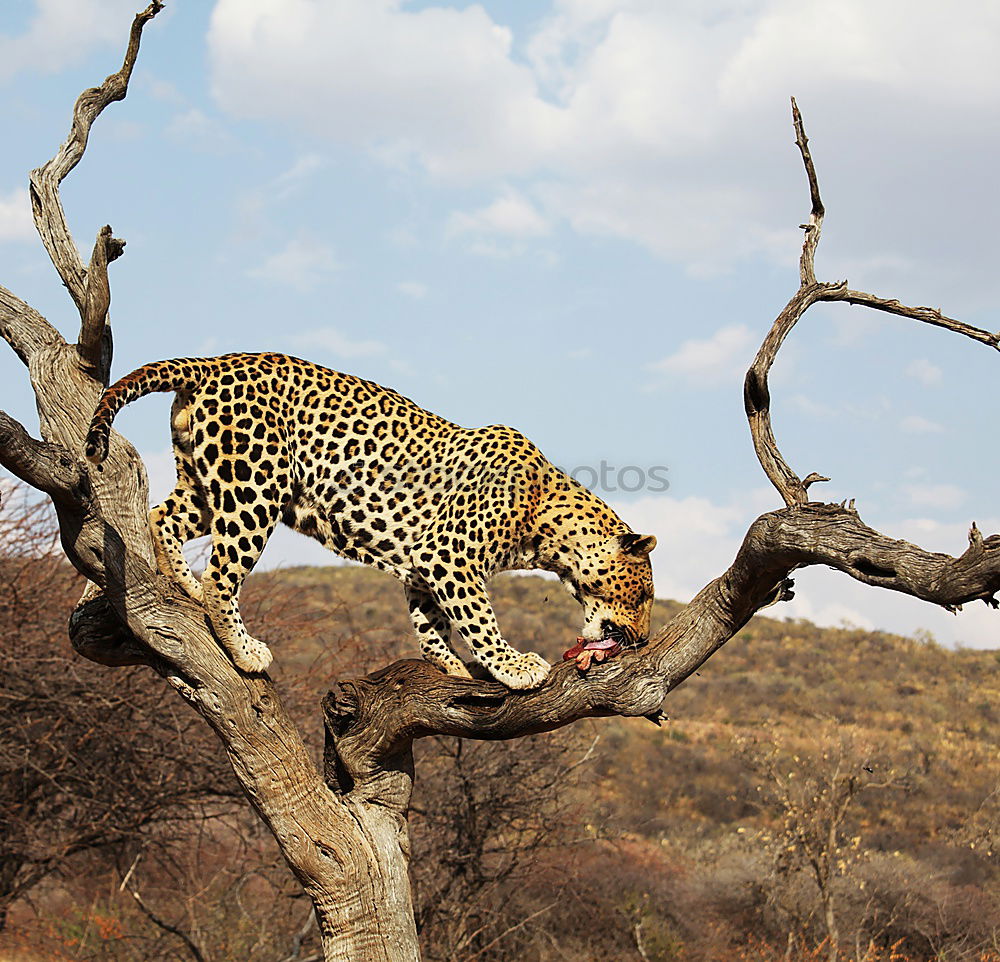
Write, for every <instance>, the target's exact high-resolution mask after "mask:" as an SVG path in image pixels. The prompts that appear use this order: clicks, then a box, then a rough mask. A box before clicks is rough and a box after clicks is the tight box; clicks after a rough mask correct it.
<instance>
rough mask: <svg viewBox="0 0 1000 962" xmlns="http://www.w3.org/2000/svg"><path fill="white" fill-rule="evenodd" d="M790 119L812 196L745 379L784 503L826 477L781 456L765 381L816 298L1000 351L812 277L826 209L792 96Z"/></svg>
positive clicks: (931, 315) (963, 327)
mask: <svg viewBox="0 0 1000 962" xmlns="http://www.w3.org/2000/svg"><path fill="white" fill-rule="evenodd" d="M792 122H793V124H794V127H795V143H796V146H797V147H798V148H799V153H800V154H801V155H802V163H803V166H804V167H805V171H806V178H807V180H808V182H809V196H810V199H811V201H812V210H811V212H810V215H809V223H808V224H803V225H802V229H803V230H804V231H805V232H806V233H805V238H804V239H803V241H802V253H801V255H800V257H799V289H798V290H797V291H796V292H795V294H794V295H793V296H792V299H791V300H790V301H789V302H788V304H787V305H786V306H785V309H784V310H783V311H782V312H781V313H780V314H779V315H778V316H777V318H776V319H775V321H774V324H772V325H771V329H770V330H769V331H768V332H767V336H766V337H765V338H764V341H763V343H762V344H761V346H760V349H759V350H758V351H757V355H756V356H755V357H754V359H753V363H752V364H751V365H750V368H749V370H748V371H747V374H746V378H745V379H744V381H743V407H744V410H745V411H746V415H747V421H748V423H749V425H750V435H751V437H752V438H753V446H754V451H755V452H756V454H757V460H758V461H759V462H760V466H761V467H762V468H763V469H764V473H765V474H766V475H767V477H768V479H769V480H770V482H771V484H773V485H774V487H775V489H776V490H777V492H778V494H780V495H781V498H782V500H783V501H784V502H785V504H786V506H788V507H791V506H792V505H796V504H805V503H806V502H808V500H809V495H808V490H807V489H808V488H809V485H810V484H812V483H814V482H816V481H829V480H830V479H829V478H827V477H824V476H823V475H820V474H816V473H812V474H810V475H809V476H808V477H807V478H806V479H805V480H801V479H800V478H799V476H798V475H797V474H796V473H795V472H794V471H793V470H792V469H791V467H790V466H789V465H788V462H787V461H785V459H784V457H782V454H781V451H780V450H779V449H778V442H777V440H776V439H775V437H774V431H773V429H772V427H771V392H770V389H769V388H768V383H767V378H768V374H769V373H770V371H771V366H772V365H773V364H774V361H775V359H776V358H777V356H778V351H779V350H780V348H781V345H782V344H783V343H784V340H785V338H786V337H787V336H788V334H789V332H790V331H791V330H792V328H793V327H795V325H796V324H797V323H798V321H799V319H800V318H801V317H802V315H803V314H805V312H806V311H807V310H808V309H809V308H810V307H812V305H813V304H816V303H817V302H819V301H827V302H833V301H844V302H846V303H848V304H857V305H860V306H864V307H870V308H873V309H874V310H878V311H884V312H886V313H888V314H896V315H898V316H899V317H908V318H911V319H912V320H916V321H921V322H922V323H924V324H933V325H934V326H935V327H943V328H945V329H946V330H949V331H954V332H955V333H957V334H962V335H964V336H965V337H970V338H972V339H973V340H975V341H978V342H980V343H981V344H986V345H987V346H989V347H992V348H994V349H997V350H1000V333H997V334H992V333H990V332H989V331H984V330H982V329H981V328H978V327H973V326H972V325H971V324H966V323H964V322H963V321H956V320H955V319H954V318H951V317H947V316H946V315H944V314H942V313H941V312H940V311H938V310H935V309H933V308H930V307H908V306H907V305H905V304H901V303H900V302H899V301H897V300H894V299H887V298H882V297H876V296H875V295H874V294H868V293H866V292H865V291H854V290H851V289H850V288H849V287H848V286H847V281H836V282H833V283H829V282H828V283H823V282H820V281H817V280H816V270H815V258H816V249H817V247H818V246H819V240H820V232H821V230H822V227H823V217H824V214H825V208H824V206H823V201H822V199H821V198H820V193H819V180H818V178H817V175H816V166H815V164H814V163H813V159H812V153H811V152H810V150H809V141H808V139H807V137H806V133H805V127H804V125H803V123H802V114H801V113H800V112H799V108H798V104H796V102H795V98H794V97H793V98H792Z"/></svg>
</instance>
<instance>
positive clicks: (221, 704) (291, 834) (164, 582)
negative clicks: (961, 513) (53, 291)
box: [0, 0, 1000, 962]
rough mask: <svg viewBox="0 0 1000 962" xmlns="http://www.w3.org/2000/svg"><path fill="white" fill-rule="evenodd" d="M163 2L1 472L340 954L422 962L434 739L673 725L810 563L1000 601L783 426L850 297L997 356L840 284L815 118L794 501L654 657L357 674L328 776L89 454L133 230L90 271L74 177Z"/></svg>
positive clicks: (763, 378)
mask: <svg viewBox="0 0 1000 962" xmlns="http://www.w3.org/2000/svg"><path fill="white" fill-rule="evenodd" d="M159 10H160V3H159V2H158V0H154V2H153V3H151V4H150V6H149V7H147V8H146V10H144V11H143V12H142V13H140V14H138V15H137V16H136V19H135V21H134V23H133V26H132V30H131V34H130V39H129V45H128V50H127V53H126V57H125V62H124V64H123V66H122V69H121V70H120V71H118V72H117V73H116V74H113V75H112V76H111V77H109V78H108V79H107V80H106V81H105V82H104V84H102V85H101V86H100V87H97V88H94V89H92V90H88V91H85V92H84V93H83V94H82V95H81V97H80V99H79V101H78V102H77V105H76V109H75V111H74V117H73V126H72V130H71V132H70V135H69V137H68V139H67V141H66V143H65V144H64V145H63V146H62V148H61V149H60V151H59V153H58V154H57V155H56V156H55V157H54V158H53V159H52V160H51V161H49V163H47V164H46V165H44V166H43V167H41V168H39V169H38V170H36V171H34V172H33V173H32V175H31V198H32V205H33V210H34V215H35V222H36V225H37V227H38V232H39V235H40V237H41V239H42V242H43V243H44V244H45V247H46V249H47V250H48V252H49V255H50V257H51V258H52V262H53V264H54V265H55V267H56V270H57V272H58V273H59V276H60V278H61V279H62V281H63V283H64V284H65V285H66V287H67V289H68V290H69V292H70V295H71V297H72V299H73V301H74V303H75V305H76V307H77V309H78V312H79V314H80V322H81V326H80V333H79V335H78V337H77V341H76V343H74V344H70V343H68V342H67V341H66V340H65V339H64V338H63V337H62V336H61V335H60V334H59V333H58V332H57V331H56V330H55V328H54V327H53V326H52V325H50V324H49V322H48V321H46V320H45V319H44V318H43V317H42V316H41V315H40V314H39V313H38V312H37V311H35V310H33V309H32V308H31V307H29V306H28V305H27V304H25V303H24V302H23V301H21V300H19V299H18V298H17V297H15V296H14V295H13V294H12V293H10V292H9V291H7V290H5V289H3V288H0V334H2V335H3V337H4V338H5V339H6V340H7V342H8V343H9V344H10V345H11V347H12V348H13V350H14V351H15V352H16V353H17V355H18V357H20V358H21V359H22V361H24V363H25V364H26V365H27V368H28V372H29V376H30V378H31V383H32V386H33V388H34V391H35V395H36V398H37V402H38V409H39V414H40V423H41V434H42V438H43V440H36V439H34V438H31V437H30V436H29V435H28V433H27V432H26V431H25V430H24V428H23V427H22V426H21V425H20V424H18V423H17V422H16V421H14V420H13V419H12V418H10V417H9V416H7V415H6V414H4V413H2V412H0V463H2V464H3V466H4V467H6V468H7V469H8V470H9V471H11V472H12V473H14V474H16V475H17V476H18V477H20V478H22V479H23V480H24V481H26V482H27V483H28V484H31V485H32V486H34V487H35V488H37V489H38V490H40V491H43V492H45V493H46V494H48V495H49V496H50V497H51V498H52V501H53V503H54V504H55V506H56V510H57V513H58V516H59V523H60V528H61V532H62V542H63V547H64V549H65V551H66V554H67V557H68V558H69V559H70V561H71V562H72V563H73V564H74V566H75V567H76V568H77V569H78V570H80V571H81V572H82V573H83V574H85V575H86V577H87V578H88V579H90V581H91V582H92V583H93V585H94V586H95V587H94V588H93V590H89V591H88V592H87V593H86V594H85V596H84V598H83V599H82V600H81V603H80V605H79V606H78V608H77V610H76V611H75V612H74V614H73V617H72V619H71V623H70V637H71V640H72V642H73V645H74V647H75V648H76V650H77V651H78V652H79V653H80V654H81V655H83V656H84V657H87V658H89V659H91V660H93V661H96V662H99V663H101V664H104V665H108V666H112V667H113V666H120V665H128V664H146V665H149V666H151V667H152V668H153V669H154V670H156V671H157V672H158V673H159V674H160V675H162V676H163V677H164V678H165V679H166V680H167V681H168V682H169V683H170V684H171V685H172V686H173V687H174V688H175V689H176V690H177V691H178V692H179V693H180V694H181V695H182V696H183V697H184V698H186V699H187V700H188V701H189V702H190V703H191V705H192V706H193V707H194V708H195V709H196V710H197V711H198V712H199V713H200V714H201V715H202V717H203V718H204V719H205V721H206V722H207V723H208V724H209V725H210V726H211V727H212V729H213V730H214V731H215V733H216V734H217V735H218V737H219V739H220V741H221V742H222V745H223V747H224V748H225V750H226V752H227V753H228V756H229V758H230V760H231V762H232V766H233V769H234V771H235V773H236V776H237V778H238V779H239V781H240V784H241V785H242V787H243V790H244V791H245V793H246V795H247V799H248V800H249V802H250V804H251V805H252V806H253V807H254V809H255V811H256V812H257V814H258V815H259V816H260V818H261V819H262V820H263V821H264V822H265V824H266V825H267V826H268V828H269V829H270V830H271V831H272V832H273V833H274V836H275V838H276V839H277V840H278V843H279V845H280V846H281V850H282V852H283V853H284V855H285V858H286V859H287V860H288V863H289V865H290V866H291V868H292V871H293V872H294V873H295V875H296V877H297V878H298V879H299V881H300V882H301V884H302V886H303V888H304V890H305V891H306V892H307V894H308V895H309V897H310V898H311V899H312V901H313V904H314V906H315V910H316V916H317V919H318V922H319V929H320V932H321V934H322V939H323V950H324V958H325V959H327V960H345V962H346V960H353V962H382V960H384V962H409V960H416V959H418V958H419V950H418V946H417V937H416V931H415V926H414V922H413V912H412V906H411V902H410V891H409V886H408V883H407V877H406V862H407V852H408V843H407V834H406V821H405V815H406V809H407V805H408V802H409V797H410V788H411V785H412V780H413V760H412V754H411V746H412V741H413V739H414V738H419V737H421V736H424V735H428V734H432V733H445V734H451V735H459V736H464V737H471V738H486V739H497V738H515V737H518V736H521V735H525V734H528V733H531V732H538V731H543V730H548V729H554V728H558V727H560V726H562V725H567V724H570V723H571V722H573V721H575V720H577V719H580V718H585V717H594V716H602V715H616V714H617V715H625V716H646V717H649V718H651V719H652V720H654V721H658V719H659V717H660V706H661V704H662V702H663V699H664V698H665V697H666V696H667V695H668V694H669V692H670V691H671V690H672V689H673V688H674V687H676V686H677V685H678V684H680V682H682V681H683V680H684V679H685V678H687V677H688V676H689V675H690V674H691V673H692V672H693V671H695V670H696V669H697V668H698V667H699V666H700V665H702V664H703V663H704V661H705V660H706V659H707V658H708V657H709V656H710V655H712V653H713V652H715V651H716V650H718V649H719V648H720V647H721V646H722V645H723V644H725V642H726V641H727V640H728V639H729V638H731V637H732V636H733V635H734V634H735V633H736V632H737V631H738V630H739V629H740V627H741V626H742V625H744V624H745V623H746V621H747V620H748V619H749V618H750V617H751V616H752V615H753V614H754V612H756V611H757V610H758V609H759V608H761V607H762V606H763V605H766V604H768V603H771V602H773V601H776V600H780V599H781V598H784V597H788V596H789V588H790V586H791V582H790V581H788V575H789V574H790V573H791V572H792V571H793V570H794V569H795V568H797V567H804V566H806V565H811V564H825V565H829V566H832V567H835V568H838V569H840V570H841V571H844V572H845V573H847V574H849V575H850V576H851V577H853V578H856V579H858V580H860V581H863V582H865V583H866V584H870V585H873V586H877V587H882V588H890V589H892V590H896V591H902V592H906V593H908V594H912V595H915V596H916V597H919V598H923V599H925V600H927V601H930V602H932V603H935V604H939V605H943V606H945V607H949V606H955V605H959V604H962V603H963V602H966V601H970V600H973V599H977V598H978V599H982V600H984V601H987V602H988V603H991V604H993V605H994V606H995V605H996V602H995V601H994V597H993V595H994V592H995V591H996V590H997V588H998V587H1000V538H998V537H996V536H993V537H990V538H986V539H984V538H983V537H982V536H981V535H980V534H979V532H978V531H977V530H976V529H975V527H973V529H972V532H971V534H970V545H969V548H968V550H967V551H966V552H965V553H964V554H963V555H962V556H961V557H959V558H951V557H949V556H947V555H941V554H931V553H928V552H926V551H923V550H922V549H920V548H918V547H916V546H914V545H910V544H907V543H905V542H902V541H895V540H893V539H890V538H887V537H885V536H884V535H882V534H879V533H878V532H877V531H874V530H872V529H871V528H868V527H867V526H865V525H864V524H863V523H862V522H861V520H860V518H859V517H858V515H857V513H856V512H855V511H854V509H853V506H852V507H845V506H843V505H840V506H838V505H825V504H817V503H812V502H808V501H807V498H806V495H805V489H806V487H807V485H808V484H809V483H811V481H813V480H816V478H815V477H809V478H806V479H805V481H799V479H798V477H797V475H795V473H794V472H793V471H792V470H791V469H790V468H789V467H788V465H787V464H786V463H785V462H784V460H783V459H782V457H781V455H780V452H779V451H778V448H777V445H776V443H775V441H774V437H773V434H772V433H771V429H770V422H769V413H768V412H769V396H768V392H767V372H768V370H769V368H770V365H771V363H772V362H773V360H774V356H775V354H776V352H777V350H778V348H779V347H780V345H781V342H782V340H783V339H784V337H785V336H786V335H787V333H788V331H789V330H790V329H791V327H792V326H793V325H794V323H795V321H796V320H797V319H798V318H799V317H800V316H801V314H802V313H803V312H804V311H805V310H806V308H808V306H809V305H810V304H812V303H815V302H816V301H817V300H847V301H850V302H852V303H862V304H868V305H869V306H873V307H876V308H878V309H880V310H889V311H893V312H894V313H899V314H903V315H905V316H910V317H914V318H916V319H919V320H924V321H928V322H930V323H934V324H938V325H941V326H945V327H948V328H950V329H952V330H956V331H959V332H961V333H965V334H967V335H969V336H972V337H975V338H977V339H978V340H981V341H982V342H983V343H986V344H989V345H990V346H993V347H997V342H998V339H997V336H996V335H991V334H988V333H986V332H984V331H978V330H977V329H975V328H970V327H968V326H967V325H964V324H961V323H960V322H957V321H951V320H950V319H948V318H944V317H943V316H942V315H940V314H938V313H937V312H931V311H928V310H927V309H924V308H915V309H910V308H905V307H903V306H901V305H899V304H898V303H897V302H895V301H885V300H882V299H879V298H874V297H872V296H871V295H868V294H864V293H861V292H854V291H850V290H848V289H847V287H846V284H835V285H830V284H819V283H817V282H816V280H815V273H814V271H813V267H812V263H813V255H814V252H815V248H816V244H817V243H818V240H819V230H820V225H821V222H822V204H821V202H820V200H819V190H818V186H817V184H816V177H815V171H814V170H813V168H812V161H811V158H810V157H809V154H808V149H807V147H806V141H805V135H804V133H803V131H802V125H801V120H800V118H799V117H798V112H797V110H796V112H795V123H796V131H797V134H798V143H799V146H800V148H801V150H802V153H803V158H804V160H805V162H806V168H807V173H808V176H809V182H810V187H811V191H812V195H813V216H812V220H811V222H810V225H809V226H808V227H807V230H806V242H805V244H804V246H803V255H802V262H801V280H802V285H801V287H800V290H799V291H798V292H797V293H796V295H795V297H794V298H793V300H792V302H790V304H789V306H788V308H786V310H785V311H784V312H783V313H782V315H781V316H779V318H778V319H777V321H776V322H775V325H774V327H773V328H772V329H771V332H770V333H769V334H768V337H767V339H765V341H764V344H763V346H762V347H761V352H760V353H759V354H758V356H757V359H756V360H755V361H754V365H753V367H752V368H751V370H750V372H749V373H748V375H747V382H746V392H745V396H746V405H747V413H748V417H749V418H750V423H751V430H752V432H753V436H754V442H755V445H756V448H757V453H758V456H759V457H760V460H761V463H762V465H763V467H764V469H765V472H766V473H767V474H768V477H770V478H771V480H772V482H773V483H774V484H775V487H776V488H777V489H778V491H779V493H781V495H782V497H783V499H784V500H785V503H786V507H785V508H784V509H782V510H779V511H774V512H771V513H769V514H765V515H763V516H762V517H760V518H758V519H757V520H756V521H755V522H754V523H753V524H752V525H751V526H750V529H749V531H748V532H747V535H746V537H745V539H744V542H743V545H742V547H741V548H740V550H739V553H738V554H737V557H736V559H735V560H734V562H733V564H732V566H731V567H730V568H729V570H728V571H726V572H725V573H724V574H722V575H721V576H720V577H719V578H717V579H716V580H714V581H713V582H711V583H710V584H709V585H707V586H706V587H705V588H704V589H703V590H702V591H701V592H699V594H698V595H697V597H696V598H695V599H694V600H693V601H692V602H691V603H690V604H689V605H688V606H687V607H686V608H685V609H684V610H683V611H682V612H681V613H680V614H679V615H678V616H677V617H676V618H674V619H673V621H671V622H670V623H669V624H668V625H666V626H664V627H663V628H662V629H661V630H660V631H659V632H658V633H657V634H656V635H655V637H654V638H653V639H652V640H651V641H650V643H649V644H648V646H646V647H645V648H644V649H642V650H640V651H635V652H629V653H626V654H624V655H623V656H622V657H620V658H618V659H616V660H614V661H611V662H608V663H605V664H602V665H599V666H595V667H594V668H592V669H591V670H590V672H589V673H588V674H586V675H582V674H580V673H579V672H578V671H577V670H576V668H575V667H574V666H573V665H572V664H564V665H560V666H557V667H556V668H555V669H554V670H553V672H552V673H551V675H550V677H549V678H548V680H547V681H546V682H545V684H544V685H543V686H542V687H541V688H539V689H538V690H535V691H527V692H514V691H509V690H508V689H506V688H504V687H503V686H501V685H499V684H496V683H495V682H489V681H478V680H465V679H459V678H452V677H446V676H444V675H441V674H440V673H439V672H437V671H436V670H435V669H434V668H432V667H431V666H430V665H428V664H427V663H426V662H423V661H401V662H397V663H395V664H393V665H390V666H388V667H387V668H385V669H383V670H382V671H380V672H376V673H374V674H372V675H370V676H368V677H367V678H362V679H357V680H354V681H350V682H344V683H342V684H341V685H340V686H339V687H338V690H337V691H336V692H335V693H331V694H330V695H329V696H328V698H327V699H326V702H325V704H324V709H325V714H326V721H327V751H326V763H325V772H324V774H323V775H321V774H320V773H319V772H318V771H317V770H316V767H315V766H314V765H313V764H312V762H311V760H310V758H309V756H308V753H307V752H306V749H305V747H304V745H303V743H302V740H301V737H300V735H299V733H298V731H297V730H296V728H295V726H294V724H293V723H292V721H291V720H290V719H289V717H288V716H287V714H286V713H285V711H284V708H283V707H282V703H281V699H280V697H279V695H278V692H277V691H276V690H275V688H274V686H273V684H272V683H271V681H270V679H269V678H268V677H267V676H266V675H255V676H247V675H243V674H241V673H240V672H239V671H238V670H237V669H236V668H235V667H234V666H233V665H232V663H231V662H230V661H229V659H228V657H227V656H226V655H225V653H224V652H223V650H222V649H221V648H220V647H219V645H218V644H217V643H216V641H215V639H214V638H213V636H212V635H211V633H210V631H209V629H208V627H207V621H206V617H205V612H204V611H203V610H202V609H201V608H200V607H199V606H198V605H197V604H196V603H195V602H193V601H192V600H191V599H190V598H188V597H187V595H185V594H184V593H183V592H182V591H181V590H180V589H179V588H178V587H177V586H175V585H174V584H173V583H171V582H170V581H169V580H168V579H167V578H165V577H164V576H163V575H161V574H160V573H159V572H158V571H157V570H156V566H155V563H154V560H153V553H152V548H151V544H150V539H149V534H148V528H147V524H146V514H147V504H148V500H147V482H146V474H145V469H144V467H143V464H142V461H141V460H140V458H139V457H138V455H137V453H136V451H135V449H134V448H133V447H132V446H131V445H130V444H129V443H128V442H127V441H125V440H124V439H123V438H121V437H120V436H119V435H116V434H115V435H113V436H112V444H111V453H110V456H109V458H108V460H107V461H106V462H105V463H104V464H103V466H102V467H101V468H100V469H97V468H94V467H92V466H89V465H88V464H87V463H86V462H85V461H84V460H83V459H82V456H81V449H82V442H83V437H84V434H85V432H86V430H87V427H88V425H89V422H90V418H91V414H92V412H93V410H94V407H95V406H96V403H97V400H98V398H99V396H100V393H101V390H102V387H103V385H104V384H105V383H106V381H107V378H108V372H109V370H110V364H111V336H110V325H109V323H108V320H107V311H108V307H109V304H110V287H109V284H108V276H107V270H108V265H109V263H111V262H112V261H113V260H115V259H116V258H117V257H118V256H120V255H121V253H122V251H123V248H124V242H123V241H120V240H116V239H115V238H113V237H112V234H111V229H110V228H109V227H105V228H102V229H101V230H100V231H99V232H98V236H97V242H96V245H95V249H94V254H93V257H92V258H91V261H90V264H89V265H88V266H87V267H84V265H83V264H82V263H81V261H80V258H79V256H78V254H77V250H76V246H75V244H74V243H73V239H72V236H71V235H70V232H69V229H68V227H67V225H66V220H65V216H64V214H63V210H62V206H61V203H60V199H59V184H60V183H61V181H62V179H63V178H64V177H65V176H66V175H67V174H68V173H69V172H70V171H71V170H72V169H73V167H74V166H75V165H76V163H77V162H78V161H79V159H80V157H82V155H83V151H84V149H85V147H86V142H87V137H88V136H89V132H90V128H91V125H92V124H93V122H94V121H95V120H96V118H97V117H98V116H99V115H100V113H101V111H102V110H103V109H104V108H105V107H106V106H107V105H108V104H109V103H111V102H112V101H114V100H121V99H123V98H124V97H125V95H126V93H127V89H128V81H129V77H130V75H131V71H132V67H133V65H134V63H135V59H136V56H137V55H138V50H139V41H140V38H141V34H142V29H143V27H144V25H145V24H146V23H147V22H148V21H149V20H151V19H152V18H153V17H154V16H155V15H156V14H157V13H158V12H159Z"/></svg>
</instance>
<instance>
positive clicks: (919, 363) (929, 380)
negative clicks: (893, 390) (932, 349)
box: [906, 357, 942, 387]
mask: <svg viewBox="0 0 1000 962" xmlns="http://www.w3.org/2000/svg"><path fill="white" fill-rule="evenodd" d="M906 374H907V376H909V377H912V378H914V379H916V380H917V381H919V382H920V383H921V384H923V385H924V386H925V387H932V386H933V385H935V384H940V383H941V377H942V374H941V368H939V367H938V366H937V365H936V364H932V363H931V362H930V361H928V360H927V358H925V357H920V358H917V360H915V361H911V362H910V363H909V364H908V365H907V366H906Z"/></svg>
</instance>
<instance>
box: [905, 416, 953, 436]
mask: <svg viewBox="0 0 1000 962" xmlns="http://www.w3.org/2000/svg"><path fill="white" fill-rule="evenodd" d="M899 427H900V428H901V430H903V431H905V432H906V433H907V434H940V433H941V432H942V431H943V430H944V428H943V427H942V426H941V425H940V424H938V423H937V421H929V420H927V418H922V417H920V416H919V415H917V414H910V415H907V416H906V417H905V418H903V419H902V420H901V421H900V422H899Z"/></svg>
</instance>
